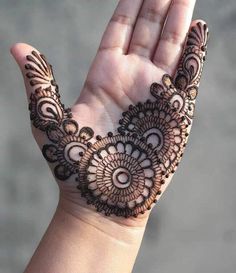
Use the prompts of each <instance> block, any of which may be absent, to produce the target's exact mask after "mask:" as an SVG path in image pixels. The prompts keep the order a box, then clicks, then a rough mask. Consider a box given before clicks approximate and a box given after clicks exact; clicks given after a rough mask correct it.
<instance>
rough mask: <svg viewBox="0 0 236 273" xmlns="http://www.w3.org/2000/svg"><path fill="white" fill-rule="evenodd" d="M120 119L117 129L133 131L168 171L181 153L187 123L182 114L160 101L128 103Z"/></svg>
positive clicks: (173, 166)
mask: <svg viewBox="0 0 236 273" xmlns="http://www.w3.org/2000/svg"><path fill="white" fill-rule="evenodd" d="M123 116H124V118H123V119H122V120H121V121H120V124H121V127H120V128H119V131H120V132H130V133H136V134H137V135H138V136H139V137H140V138H142V140H144V141H145V142H146V143H147V144H148V145H149V146H150V147H152V149H153V150H154V151H155V153H156V154H157V156H158V158H159V160H160V162H162V167H163V169H164V170H165V171H166V172H167V173H170V172H171V171H172V170H173V169H174V168H175V166H176V163H177V162H178V160H179V159H180V156H181V154H182V153H183V149H184V144H185V141H186V133H187V129H186V125H185V124H184V122H183V119H182V117H180V115H179V114H178V113H177V112H176V111H175V110H174V109H173V108H171V107H170V105H169V104H168V103H165V102H163V101H156V102H151V101H147V102H146V103H144V104H141V103H140V104H138V105H137V106H134V107H130V110H129V111H128V112H125V113H124V115H123Z"/></svg>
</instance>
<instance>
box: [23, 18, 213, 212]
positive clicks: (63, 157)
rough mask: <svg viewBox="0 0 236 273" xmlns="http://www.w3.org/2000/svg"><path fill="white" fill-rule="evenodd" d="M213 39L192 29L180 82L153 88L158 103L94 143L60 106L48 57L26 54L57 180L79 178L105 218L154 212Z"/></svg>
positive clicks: (34, 105) (179, 149)
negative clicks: (209, 42) (152, 208)
mask: <svg viewBox="0 0 236 273" xmlns="http://www.w3.org/2000/svg"><path fill="white" fill-rule="evenodd" d="M207 39H208V29H207V27H206V25H203V24H201V23H198V24H197V25H196V26H194V27H192V29H191V30H190V33H189V35H188V38H187V41H186V49H185V52H184V54H183V56H182V59H181V61H180V64H179V67H178V69H177V73H176V76H175V79H174V80H172V78H171V77H170V76H169V75H164V76H163V78H162V84H158V83H154V84H152V86H151V89H150V92H151V94H152V96H153V98H152V100H147V101H146V102H144V103H138V104H137V105H131V106H130V107H129V109H128V110H127V111H126V112H124V113H123V114H122V117H121V119H120V121H119V126H118V128H117V132H116V133H115V134H113V133H111V132H110V133H108V134H107V136H105V137H101V136H97V137H96V139H94V138H93V137H94V131H93V130H92V129H91V128H89V127H83V128H80V127H79V124H78V123H77V122H76V121H75V120H74V119H73V117H72V113H71V110H70V109H65V107H64V105H63V104H62V103H61V101H60V95H59V92H58V90H59V88H58V86H57V84H56V81H55V78H54V75H53V71H52V67H51V65H50V64H48V62H47V61H46V58H45V57H44V56H43V55H41V54H38V53H37V52H35V51H33V52H32V53H31V55H28V56H27V61H28V63H27V64H26V65H25V69H26V71H27V73H26V77H27V78H28V79H29V83H30V85H31V86H32V88H33V89H34V92H33V93H32V95H31V96H30V104H29V110H30V117H31V120H32V123H33V125H34V126H35V127H36V128H38V129H40V130H42V131H44V132H45V133H46V135H47V138H48V140H49V141H50V142H49V143H48V144H46V145H44V146H43V148H42V153H43V155H44V157H45V159H46V160H47V161H48V162H49V163H51V164H52V166H53V168H54V174H55V176H56V178H57V179H59V180H61V181H66V180H68V179H69V178H70V177H72V176H73V175H74V179H75V181H76V182H77V184H78V189H79V190H80V192H81V195H82V197H84V198H85V199H86V200H87V203H88V204H92V205H93V206H94V207H95V208H96V209H97V211H99V212H104V213H105V214H106V215H111V214H115V215H116V216H123V217H130V216H134V217H137V216H138V215H139V214H140V213H144V212H145V211H147V210H149V209H151V206H152V204H153V203H155V202H156V201H157V197H158V195H160V194H161V193H162V191H161V188H162V185H163V184H165V181H166V179H167V178H168V177H169V176H170V175H172V174H173V173H174V172H175V170H176V168H177V166H178V164H179V162H180V159H181V157H182V155H183V152H184V149H185V146H186V142H187V138H188V133H189V128H188V127H189V125H190V124H191V122H192V119H193V114H194V108H195V100H196V97H197V94H198V86H199V82H200V76H201V74H202V69H203V63H204V61H205V55H206V45H207Z"/></svg>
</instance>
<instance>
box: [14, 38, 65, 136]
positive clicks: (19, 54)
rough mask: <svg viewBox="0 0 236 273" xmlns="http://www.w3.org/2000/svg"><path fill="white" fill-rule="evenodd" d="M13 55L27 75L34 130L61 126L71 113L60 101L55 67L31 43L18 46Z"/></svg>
mask: <svg viewBox="0 0 236 273" xmlns="http://www.w3.org/2000/svg"><path fill="white" fill-rule="evenodd" d="M11 53H12V55H13V57H14V58H15V60H16V62H17V64H18V65H19V67H20V70H21V72H22V74H23V78H24V82H25V88H26V94H27V98H28V101H29V106H30V112H31V120H32V122H33V125H34V127H36V128H38V129H40V130H42V131H45V130H46V128H47V126H48V125H49V124H52V123H53V124H54V123H56V124H58V125H59V124H60V123H61V122H62V120H63V118H65V114H66V112H67V111H65V109H64V105H63V104H62V103H61V101H60V95H59V92H58V85H57V84H56V81H55V78H54V75H53V71H52V66H51V65H50V64H49V63H48V62H47V60H46V58H45V57H44V55H42V54H40V53H39V52H38V51H37V50H36V49H35V48H33V47H31V46H30V45H27V44H22V43H20V44H16V45H14V46H13V47H12V48H11Z"/></svg>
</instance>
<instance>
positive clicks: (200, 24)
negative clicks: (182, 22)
mask: <svg viewBox="0 0 236 273" xmlns="http://www.w3.org/2000/svg"><path fill="white" fill-rule="evenodd" d="M196 25H199V26H203V27H204V26H205V28H206V29H207V30H208V24H207V22H206V21H204V20H202V19H196V20H193V21H192V23H191V26H190V29H192V27H195V26H196Z"/></svg>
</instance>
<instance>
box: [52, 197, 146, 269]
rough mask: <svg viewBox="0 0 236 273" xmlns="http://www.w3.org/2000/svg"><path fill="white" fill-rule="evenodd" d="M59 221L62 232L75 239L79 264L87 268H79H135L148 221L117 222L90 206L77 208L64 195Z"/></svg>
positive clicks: (60, 203) (70, 238) (61, 201)
mask: <svg viewBox="0 0 236 273" xmlns="http://www.w3.org/2000/svg"><path fill="white" fill-rule="evenodd" d="M55 221H56V222H58V224H59V225H60V226H61V230H62V233H64V232H65V233H66V234H68V232H69V237H68V241H69V242H68V243H70V242H73V245H74V251H75V253H78V254H77V256H78V263H79V267H78V268H81V269H82V268H83V270H81V269H80V270H81V271H76V272H83V273H86V272H88V273H89V272H103V273H111V272H112V273H116V272H117V273H118V272H119V273H120V272H124V273H126V272H131V271H132V268H133V266H134V263H135V260H136V257H137V254H138V251H139V248H140V245H141V241H142V238H143V234H144V231H145V226H146V225H144V224H142V225H140V226H136V227H134V226H127V225H124V224H122V223H117V222H114V221H112V220H111V219H109V218H107V217H103V216H101V215H100V214H98V213H96V212H91V210H90V209H88V208H86V207H83V206H80V208H78V207H77V208H75V207H74V205H73V204H72V203H70V202H69V201H68V200H66V199H64V198H63V197H61V198H60V201H59V205H58V208H57V212H56V215H55ZM142 223H143V222H142ZM67 236H68V235H67ZM82 253H83V254H82ZM120 261H122V263H121V262H120ZM91 268H93V270H91Z"/></svg>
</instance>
